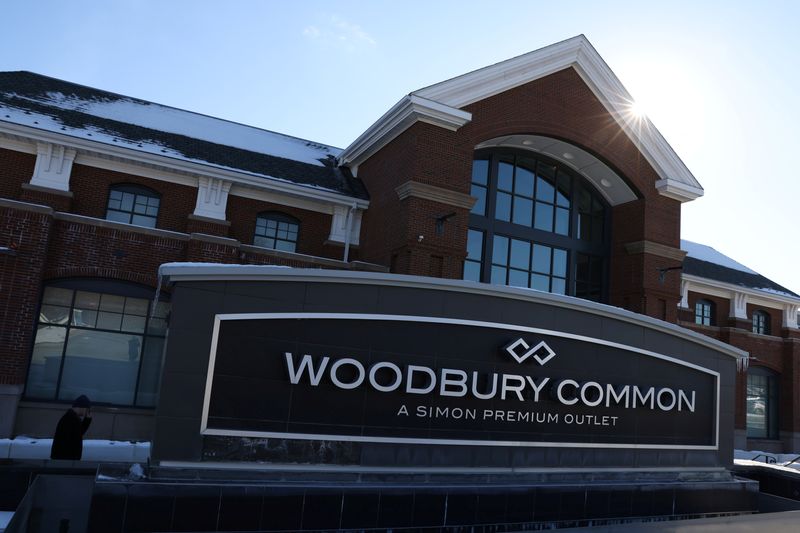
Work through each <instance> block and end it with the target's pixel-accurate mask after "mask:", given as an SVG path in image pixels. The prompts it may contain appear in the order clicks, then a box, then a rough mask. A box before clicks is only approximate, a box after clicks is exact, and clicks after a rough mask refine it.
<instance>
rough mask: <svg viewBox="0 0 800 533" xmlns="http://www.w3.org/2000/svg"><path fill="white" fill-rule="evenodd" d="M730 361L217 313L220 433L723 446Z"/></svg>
mask: <svg viewBox="0 0 800 533" xmlns="http://www.w3.org/2000/svg"><path fill="white" fill-rule="evenodd" d="M718 402H719V374H718V373H717V372H714V371H712V370H709V369H706V368H703V367H700V366H697V365H693V364H691V363H688V362H686V361H682V360H680V359H678V358H676V357H672V356H670V355H666V354H659V353H654V352H651V351H647V350H644V349H641V348H639V347H635V346H626V345H621V344H618V343H614V342H609V341H606V340H604V339H597V338H591V337H585V336H581V335H574V334H568V333H564V332H558V331H551V330H543V329H538V328H529V327H523V326H518V325H510V324H499V323H489V322H477V321H470V320H459V319H445V318H435V317H419V316H405V315H364V314H359V315H352V314H330V313H276V314H237V315H217V316H216V319H215V325H214V332H213V341H212V347H211V357H210V362H209V371H208V379H207V384H206V395H205V403H204V409H203V421H202V432H203V433H204V434H206V435H230V436H244V437H269V438H290V439H315V440H349V441H363V442H413V443H428V444H460V445H493V446H498V445H500V446H569V447H604V448H610V447H613V448H682V449H716V448H717V438H718V418H719V417H718Z"/></svg>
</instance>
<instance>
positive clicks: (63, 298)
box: [42, 287, 72, 307]
mask: <svg viewBox="0 0 800 533" xmlns="http://www.w3.org/2000/svg"><path fill="white" fill-rule="evenodd" d="M42 303H45V304H51V305H64V306H67V307H69V306H71V305H72V289H59V288H57V287H46V288H45V289H44V295H43V296H42Z"/></svg>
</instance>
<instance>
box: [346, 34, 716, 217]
mask: <svg viewBox="0 0 800 533" xmlns="http://www.w3.org/2000/svg"><path fill="white" fill-rule="evenodd" d="M567 68H573V69H575V71H576V72H577V73H578V75H579V76H580V77H581V79H583V81H584V83H586V85H587V86H588V87H589V89H590V90H591V91H592V93H594V95H595V96H596V97H597V98H598V100H600V102H601V103H602V104H603V106H605V108H606V109H607V110H608V112H609V114H610V115H611V116H612V117H614V120H615V121H616V122H617V124H619V126H620V127H621V128H622V129H623V131H624V132H625V133H626V134H627V135H628V137H629V138H630V139H631V140H632V141H633V142H634V144H635V145H636V146H637V148H638V149H639V150H640V151H641V153H642V155H643V156H644V157H645V159H646V160H647V162H648V163H650V165H651V166H652V167H653V169H654V170H655V171H656V173H657V174H658V176H659V177H660V180H659V182H658V183H657V184H656V185H655V186H656V188H657V190H658V191H659V193H661V194H662V195H665V196H667V197H669V198H673V199H675V200H678V201H680V202H686V201H689V200H694V199H695V198H698V197H700V196H702V195H703V188H702V186H701V185H700V183H699V182H698V181H697V179H695V177H694V176H693V175H692V173H691V172H690V171H689V169H688V168H687V167H686V165H685V164H684V163H683V161H681V159H680V157H678V155H677V154H676V153H675V151H674V150H673V149H672V147H670V146H669V144H668V143H667V141H666V140H665V139H664V137H663V136H662V135H661V134H660V133H659V132H658V130H657V129H656V128H655V127H654V126H653V124H652V123H651V122H650V120H649V119H647V118H637V117H635V116H634V115H633V114H632V113H631V112H630V107H631V104H632V103H633V98H632V97H631V95H630V94H629V93H628V91H626V90H625V87H623V85H622V83H621V82H620V81H619V78H617V76H616V75H615V74H614V73H613V72H612V71H611V69H610V68H609V67H608V65H606V63H605V61H603V58H602V57H600V55H599V54H598V53H597V51H596V50H595V49H594V47H592V45H591V43H589V41H588V40H587V39H586V37H584V36H583V35H578V36H577V37H573V38H571V39H567V40H566V41H561V42H559V43H555V44H552V45H550V46H547V47H545V48H541V49H539V50H535V51H533V52H530V53H527V54H525V55H521V56H518V57H515V58H512V59H509V60H506V61H503V62H500V63H496V64H494V65H491V66H488V67H484V68H482V69H479V70H476V71H473V72H469V73H467V74H463V75H461V76H458V77H456V78H452V79H450V80H447V81H443V82H441V83H437V84H435V85H431V86H429V87H425V88H423V89H420V90H418V91H414V92H413V93H411V94H410V95H409V96H407V97H405V98H404V100H401V101H400V103H398V104H397V105H396V106H395V107H393V108H392V109H391V110H389V112H388V113H386V114H385V115H384V116H383V117H381V118H380V119H378V121H377V122H376V123H375V124H373V125H372V126H370V128H369V129H368V130H367V131H366V132H365V133H364V134H363V135H361V136H360V137H359V138H358V139H356V141H355V142H353V143H352V144H351V145H350V146H349V147H348V148H347V149H345V151H344V152H343V153H342V155H341V156H339V159H340V161H341V162H342V163H343V164H349V165H351V167H352V165H355V166H358V163H360V162H361V161H363V160H364V159H366V157H369V155H371V154H373V153H374V152H376V151H377V150H379V149H380V148H381V147H382V146H384V145H385V144H386V142H388V141H386V142H382V141H383V140H384V138H385V136H381V135H379V134H378V133H380V132H383V131H384V130H390V131H394V135H397V134H398V133H399V132H398V131H395V130H397V128H398V126H402V128H403V129H405V128H407V127H408V126H410V123H408V121H409V120H416V118H415V117H413V116H404V117H403V121H398V120H396V116H397V115H398V107H399V106H401V105H402V104H403V103H404V102H405V100H406V99H410V98H414V97H421V98H425V99H427V100H428V101H432V102H435V103H438V104H439V105H440V106H444V107H445V108H447V109H448V110H451V111H450V113H452V112H453V111H454V110H458V109H462V108H463V107H465V106H467V105H469V104H472V103H474V102H478V101H480V100H484V99H486V98H489V97H491V96H494V95H496V94H499V93H502V92H504V91H507V90H509V89H513V88H514V87H518V86H520V85H524V84H526V83H530V82H532V81H535V80H538V79H540V78H543V77H545V76H548V75H550V74H553V73H555V72H559V71H561V70H564V69H567ZM419 120H421V118H420V119H419ZM400 131H402V129H401V130H400Z"/></svg>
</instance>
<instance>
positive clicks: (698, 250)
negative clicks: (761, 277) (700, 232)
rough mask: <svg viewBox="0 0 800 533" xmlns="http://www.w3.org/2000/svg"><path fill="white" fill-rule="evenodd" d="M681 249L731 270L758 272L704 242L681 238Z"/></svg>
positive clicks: (689, 255) (698, 258)
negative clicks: (699, 242)
mask: <svg viewBox="0 0 800 533" xmlns="http://www.w3.org/2000/svg"><path fill="white" fill-rule="evenodd" d="M681 249H682V250H685V251H686V252H688V257H692V258H694V259H697V260H698V261H706V262H708V263H714V264H715V265H719V266H723V267H725V268H731V269H733V270H739V271H741V272H747V273H748V274H756V275H757V274H758V272H756V271H755V270H750V269H749V268H747V267H746V266H744V265H743V264H741V263H737V262H736V261H734V260H733V259H731V258H730V257H728V256H727V255H724V254H721V253H720V252H718V251H716V250H715V249H714V248H712V247H710V246H706V245H704V244H698V243H696V242H692V241H686V240H683V239H681Z"/></svg>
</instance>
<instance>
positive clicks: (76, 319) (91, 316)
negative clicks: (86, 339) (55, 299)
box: [72, 309, 97, 328]
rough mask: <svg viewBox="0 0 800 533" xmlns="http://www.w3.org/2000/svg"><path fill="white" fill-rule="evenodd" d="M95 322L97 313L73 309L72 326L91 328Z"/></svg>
mask: <svg viewBox="0 0 800 533" xmlns="http://www.w3.org/2000/svg"><path fill="white" fill-rule="evenodd" d="M96 322H97V311H90V310H88V309H74V310H73V311H72V325H73V326H81V327H84V328H93V327H95V323H96Z"/></svg>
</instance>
